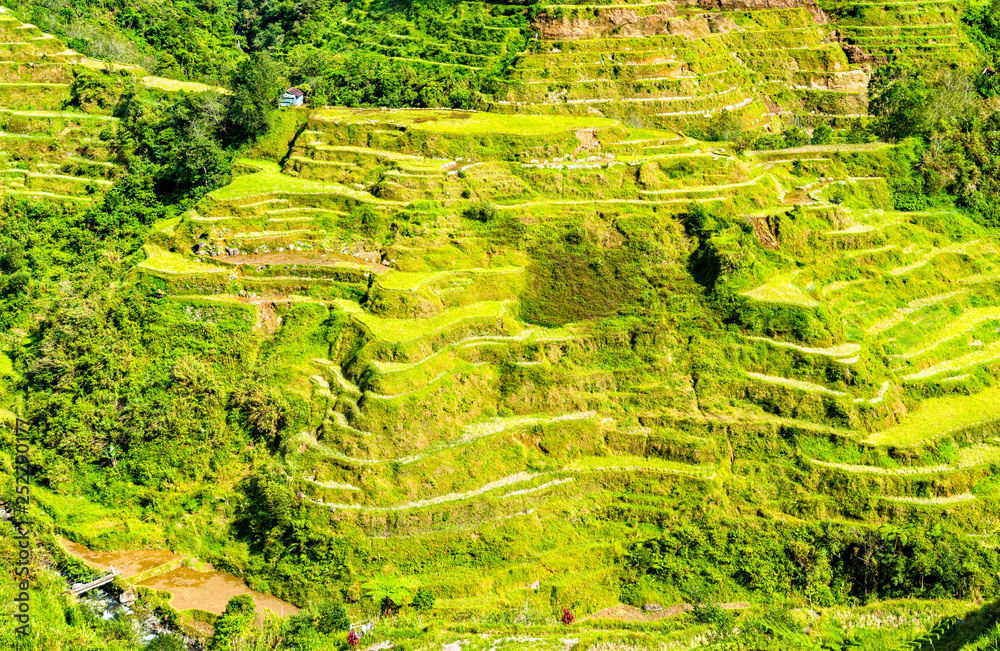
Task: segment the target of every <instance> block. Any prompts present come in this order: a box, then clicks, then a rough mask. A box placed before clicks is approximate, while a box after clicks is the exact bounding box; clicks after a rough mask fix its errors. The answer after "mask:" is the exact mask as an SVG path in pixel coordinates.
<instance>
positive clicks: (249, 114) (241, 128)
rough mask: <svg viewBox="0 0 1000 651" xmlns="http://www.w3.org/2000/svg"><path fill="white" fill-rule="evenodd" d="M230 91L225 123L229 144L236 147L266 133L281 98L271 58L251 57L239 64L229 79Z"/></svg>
mask: <svg viewBox="0 0 1000 651" xmlns="http://www.w3.org/2000/svg"><path fill="white" fill-rule="evenodd" d="M229 89H230V90H231V91H232V95H231V96H230V97H229V102H228V105H227V107H226V119H225V123H224V129H225V133H226V137H227V139H228V140H229V142H230V143H231V144H234V145H239V144H243V143H246V142H251V141H253V140H256V139H257V138H259V137H260V136H262V135H264V134H265V133H267V130H268V128H270V124H271V114H272V113H273V112H274V110H275V109H276V108H277V106H278V99H279V98H280V97H281V87H280V85H279V84H278V73H277V67H276V66H275V65H274V62H273V61H271V59H270V57H268V56H267V54H253V55H251V56H250V58H248V59H244V60H243V61H240V63H239V65H238V66H236V70H235V71H234V72H233V74H232V75H231V76H230V78H229Z"/></svg>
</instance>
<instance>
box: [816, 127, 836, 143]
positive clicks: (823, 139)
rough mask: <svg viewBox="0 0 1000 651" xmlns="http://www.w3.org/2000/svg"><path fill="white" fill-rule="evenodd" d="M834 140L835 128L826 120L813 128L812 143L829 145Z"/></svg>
mask: <svg viewBox="0 0 1000 651" xmlns="http://www.w3.org/2000/svg"><path fill="white" fill-rule="evenodd" d="M831 142H833V129H831V128H830V125H829V124H827V123H826V122H822V123H820V124H819V126H817V127H816V128H815V129H813V135H812V144H814V145H829V144H830V143H831Z"/></svg>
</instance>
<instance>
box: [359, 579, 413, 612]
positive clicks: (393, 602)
mask: <svg viewBox="0 0 1000 651" xmlns="http://www.w3.org/2000/svg"><path fill="white" fill-rule="evenodd" d="M363 587H364V590H365V595H366V596H367V597H368V598H369V599H371V600H372V602H373V603H374V604H375V605H376V606H378V607H379V608H380V610H381V612H382V617H388V616H389V615H391V614H393V613H395V612H396V611H397V610H399V609H400V607H401V606H405V605H406V604H407V603H409V600H410V598H411V597H412V596H413V593H412V592H411V591H410V589H409V588H408V587H407V586H406V585H405V584H404V583H403V581H402V579H400V578H399V577H397V576H381V575H379V576H376V577H375V578H374V579H372V580H371V581H369V582H368V583H365V584H364V586H363Z"/></svg>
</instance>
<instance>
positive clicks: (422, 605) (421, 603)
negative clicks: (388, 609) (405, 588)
mask: <svg viewBox="0 0 1000 651" xmlns="http://www.w3.org/2000/svg"><path fill="white" fill-rule="evenodd" d="M435 601H437V597H435V596H434V593H433V592H431V591H430V590H426V589H424V588H420V589H418V590H417V592H416V593H415V594H414V595H413V607H414V608H416V609H417V610H419V611H421V612H427V611H428V610H430V609H431V608H433V607H434V602H435Z"/></svg>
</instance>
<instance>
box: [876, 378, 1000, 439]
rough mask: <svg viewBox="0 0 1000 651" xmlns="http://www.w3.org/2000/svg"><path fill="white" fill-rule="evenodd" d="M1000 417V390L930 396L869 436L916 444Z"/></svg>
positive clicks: (992, 389)
mask: <svg viewBox="0 0 1000 651" xmlns="http://www.w3.org/2000/svg"><path fill="white" fill-rule="evenodd" d="M997 418H1000V389H996V388H991V389H986V390H984V391H982V392H980V393H977V394H975V395H971V396H947V397H941V398H928V399H927V400H924V401H923V402H922V403H921V404H920V407H919V409H915V410H913V411H911V412H910V413H909V414H908V415H907V418H906V420H905V421H904V422H903V423H901V424H900V425H896V426H895V427H892V428H890V429H887V430H883V431H881V432H877V433H875V434H872V435H871V436H869V437H868V441H869V442H870V443H873V444H875V445H898V446H913V445H918V444H920V443H924V442H926V441H930V440H933V439H935V438H937V437H939V436H943V435H945V434H948V433H950V432H954V431H957V430H960V429H964V428H966V427H972V426H974V425H981V424H984V423H988V422H990V421H993V420H996V419H997Z"/></svg>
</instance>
